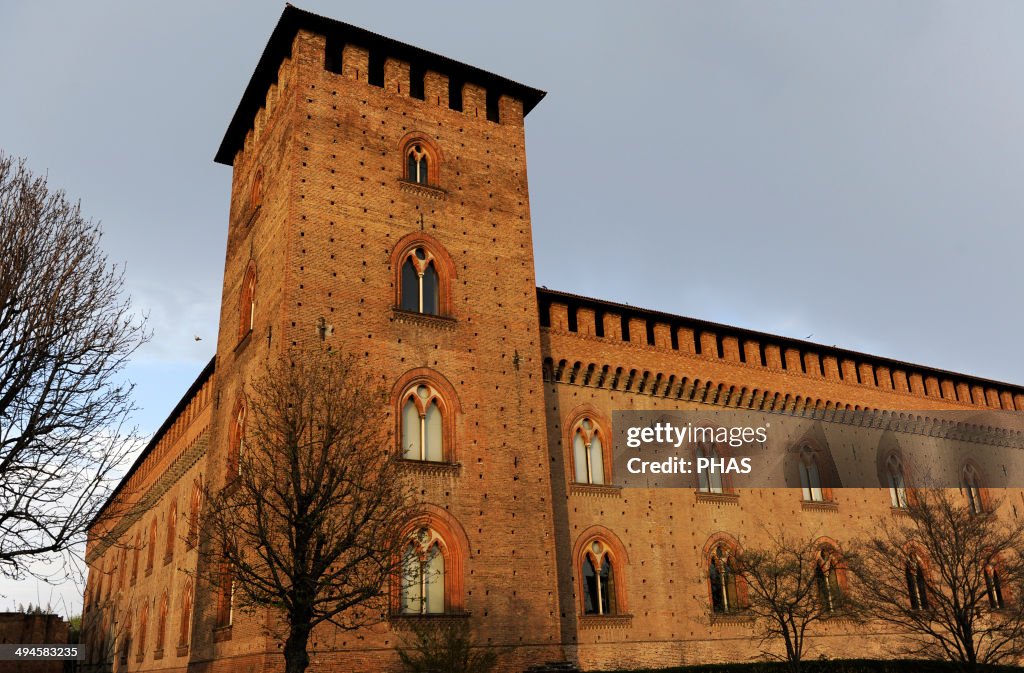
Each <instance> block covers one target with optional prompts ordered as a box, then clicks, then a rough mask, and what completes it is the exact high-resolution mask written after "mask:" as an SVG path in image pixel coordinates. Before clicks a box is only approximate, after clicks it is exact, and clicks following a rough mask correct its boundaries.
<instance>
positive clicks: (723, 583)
mask: <svg viewBox="0 0 1024 673" xmlns="http://www.w3.org/2000/svg"><path fill="white" fill-rule="evenodd" d="M732 555H733V552H732V550H731V549H730V548H729V547H727V546H726V545H725V544H724V543H720V544H717V545H715V547H714V548H713V549H712V550H711V555H710V558H709V559H708V584H709V589H710V591H711V609H712V612H714V613H715V614H720V615H721V614H728V613H730V612H736V611H738V610H740V609H742V607H741V603H740V596H739V591H738V590H737V583H736V570H735V564H734V563H733V558H732Z"/></svg>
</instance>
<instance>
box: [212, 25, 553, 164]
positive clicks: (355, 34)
mask: <svg viewBox="0 0 1024 673" xmlns="http://www.w3.org/2000/svg"><path fill="white" fill-rule="evenodd" d="M303 37H306V38H309V37H312V38H313V40H312V43H313V44H315V45H316V47H317V49H315V50H314V51H317V52H319V55H318V56H319V57H318V58H317V59H316V63H317V65H318V66H320V67H323V69H324V70H326V71H327V72H330V73H334V74H336V75H338V76H340V77H343V78H345V79H346V80H349V81H350V82H361V83H364V84H366V85H367V86H372V87H378V88H380V89H382V90H384V91H386V92H388V93H391V94H394V95H396V96H405V97H407V98H412V99H418V100H422V101H423V102H424V104H426V105H433V106H436V107H441V108H447V109H450V110H454V111H458V112H462V113H463V114H465V115H466V116H467V117H472V118H475V119H480V120H486V121H489V122H492V123H496V124H513V125H520V126H521V125H522V123H523V118H524V117H525V116H526V115H527V114H529V112H530V110H532V109H533V108H534V107H535V106H536V105H537V103H539V102H540V100H541V99H542V98H543V97H544V95H545V94H544V92H543V91H540V90H538V89H534V88H532V87H528V86H525V85H523V84H519V83H518V82H514V81H512V80H510V79H507V78H505V77H502V76H500V75H496V74H494V73H491V72H488V71H486V70H482V69H480V68H477V67H475V66H471V65H467V64H465V63H461V62H459V61H456V60H453V59H450V58H448V57H446V56H441V55H440V54H435V53H433V52H430V51H427V50H425V49H420V48H419V47H414V46H412V45H409V44H405V43H404V42H399V41H398V40H393V39H391V38H388V37H384V36H383V35H378V34H376V33H373V32H370V31H368V30H364V29H362V28H358V27H356V26H353V25H351V24H348V23H344V22H342V21H336V20H334V19H329V18H327V17H323V16H319V15H317V14H313V13H311V12H306V11H304V10H301V9H298V8H296V7H293V6H291V5H288V6H287V7H286V8H285V10H284V12H283V13H282V14H281V19H280V20H279V21H278V24H277V26H276V27H275V28H274V32H273V33H272V34H271V36H270V39H269V40H268V42H267V46H266V48H265V49H264V51H263V55H262V56H261V57H260V61H259V63H258V64H257V66H256V69H255V71H254V72H253V75H252V78H251V79H250V80H249V84H248V86H247V87H246V89H245V93H244V94H243V95H242V100H241V101H240V102H239V104H238V108H237V109H236V110H235V114H234V116H233V117H232V119H231V123H230V124H229V125H228V129H227V131H226V132H225V134H224V139H223V141H222V142H221V145H220V148H219V149H218V151H217V155H216V157H215V161H217V162H219V163H222V164H228V165H232V164H234V162H235V159H236V157H237V156H238V154H239V152H242V151H244V148H245V147H246V146H247V145H248V144H249V143H250V142H251V141H252V140H253V139H254V138H255V139H258V137H259V136H260V134H261V130H262V128H263V126H264V125H265V124H266V123H267V118H268V116H270V113H271V111H272V109H273V107H274V104H275V101H276V99H277V88H283V82H282V79H283V78H284V77H286V76H287V70H288V69H287V68H286V67H284V66H286V65H288V64H289V63H290V62H291V60H293V59H295V58H300V57H299V55H298V51H299V50H298V48H297V45H298V44H299V43H300V42H301V41H302V38H303ZM309 55H310V54H309V52H308V50H307V51H306V52H305V53H303V54H302V57H308V56H309ZM308 64H310V65H311V64H312V61H309V63H308Z"/></svg>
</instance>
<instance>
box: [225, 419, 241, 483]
mask: <svg viewBox="0 0 1024 673" xmlns="http://www.w3.org/2000/svg"><path fill="white" fill-rule="evenodd" d="M244 444H245V403H244V402H243V401H242V400H238V402H236V403H235V408H234V413H233V414H232V415H231V429H230V431H229V432H228V480H229V481H230V480H231V479H233V478H234V477H236V476H238V470H239V461H240V460H241V457H242V448H243V446H244Z"/></svg>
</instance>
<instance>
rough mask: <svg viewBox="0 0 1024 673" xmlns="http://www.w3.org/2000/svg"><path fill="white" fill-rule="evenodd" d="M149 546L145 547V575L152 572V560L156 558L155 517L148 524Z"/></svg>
mask: <svg viewBox="0 0 1024 673" xmlns="http://www.w3.org/2000/svg"><path fill="white" fill-rule="evenodd" d="M146 544H147V546H148V547H149V548H148V549H146V575H149V574H150V573H151V572H153V561H154V559H155V558H156V519H153V521H152V522H151V523H150V524H149V542H147V543H146Z"/></svg>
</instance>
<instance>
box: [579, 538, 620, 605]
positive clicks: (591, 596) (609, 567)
mask: <svg viewBox="0 0 1024 673" xmlns="http://www.w3.org/2000/svg"><path fill="white" fill-rule="evenodd" d="M582 571H583V614H585V615H614V614H617V613H618V609H617V605H616V595H615V563H614V561H613V560H612V553H611V550H610V549H609V548H608V546H607V545H606V544H605V543H604V542H603V541H601V540H594V541H593V542H592V543H591V544H590V548H589V549H587V551H586V554H585V555H584V557H583V568H582Z"/></svg>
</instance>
